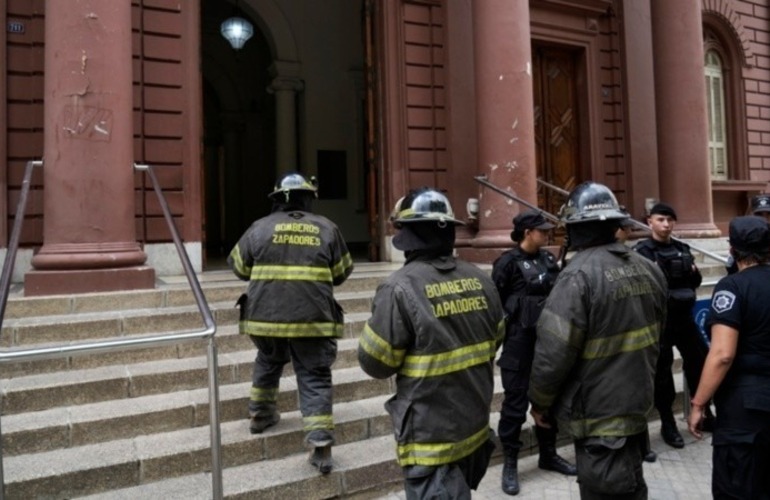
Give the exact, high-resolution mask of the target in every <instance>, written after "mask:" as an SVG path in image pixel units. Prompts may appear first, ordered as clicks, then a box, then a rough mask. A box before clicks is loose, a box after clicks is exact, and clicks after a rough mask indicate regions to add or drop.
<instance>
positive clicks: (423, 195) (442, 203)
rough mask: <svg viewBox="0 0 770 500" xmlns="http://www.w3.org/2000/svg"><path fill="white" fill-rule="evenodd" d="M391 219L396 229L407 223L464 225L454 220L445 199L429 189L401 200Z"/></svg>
mask: <svg viewBox="0 0 770 500" xmlns="http://www.w3.org/2000/svg"><path fill="white" fill-rule="evenodd" d="M391 219H392V220H393V225H394V226H396V227H401V225H402V224H407V223H413V222H429V221H437V222H451V223H452V224H465V223H464V222H462V221H460V220H457V219H455V214H454V212H453V211H452V206H451V205H450V204H449V200H448V199H447V197H446V196H445V195H444V194H443V193H440V192H439V191H436V190H435V189H431V188H420V189H417V190H414V191H411V192H410V193H409V194H407V195H406V196H404V197H403V198H401V199H400V200H399V201H398V202H397V203H396V206H395V208H394V209H393V215H392V216H391Z"/></svg>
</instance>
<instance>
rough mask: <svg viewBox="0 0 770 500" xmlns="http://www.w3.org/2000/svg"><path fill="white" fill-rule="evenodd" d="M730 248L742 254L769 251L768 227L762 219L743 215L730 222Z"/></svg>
mask: <svg viewBox="0 0 770 500" xmlns="http://www.w3.org/2000/svg"><path fill="white" fill-rule="evenodd" d="M730 246H732V247H733V248H737V249H738V250H741V251H744V252H755V251H759V252H766V251H768V250H770V226H768V224H767V221H766V220H765V219H764V218H762V217H757V216H755V215H744V216H741V217H736V218H734V219H733V220H731V221H730Z"/></svg>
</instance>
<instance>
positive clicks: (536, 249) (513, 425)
mask: <svg viewBox="0 0 770 500" xmlns="http://www.w3.org/2000/svg"><path fill="white" fill-rule="evenodd" d="M553 228H554V225H553V224H551V223H549V222H548V221H546V219H545V217H543V215H542V214H540V213H538V212H537V211H535V210H527V211H525V212H522V213H520V214H518V215H517V216H516V217H514V219H513V231H512V232H511V239H512V240H513V241H514V242H515V243H517V245H516V246H514V247H513V248H512V249H511V250H508V251H507V252H505V253H503V254H502V255H501V256H500V257H499V258H498V259H497V260H496V261H495V263H494V265H493V268H492V280H493V281H494V282H495V286H496V287H497V291H498V293H499V294H500V299H501V301H502V303H503V307H504V309H505V313H506V333H505V341H504V343H503V352H502V354H501V356H500V359H499V360H498V362H497V364H498V365H500V372H501V375H502V380H503V389H504V390H505V398H504V399H503V404H502V409H501V411H500V423H499V425H498V428H497V432H498V435H499V436H500V442H501V443H502V445H503V453H504V455H505V463H504V465H503V473H502V489H503V492H505V493H506V494H508V495H516V494H518V493H519V478H518V456H519V450H520V449H521V446H522V442H521V439H520V435H521V427H522V425H523V424H524V422H525V421H526V419H527V408H528V407H529V399H528V398H527V388H528V387H529V374H530V371H531V369H532V358H533V356H534V354H535V339H536V336H537V334H536V331H535V326H536V324H537V320H538V318H539V317H540V312H541V311H542V309H543V305H544V304H545V299H546V297H547V296H548V293H549V292H550V291H551V288H553V284H554V282H555V281H556V276H557V275H558V274H559V267H558V265H557V263H556V259H555V258H554V256H553V255H552V254H551V253H550V252H548V251H547V250H543V249H542V247H543V246H545V245H546V244H547V243H548V232H549V231H550V230H551V229H553ZM556 433H557V429H556V423H555V422H553V423H552V427H551V428H545V427H540V426H535V437H536V438H537V443H538V446H539V448H540V458H539V462H538V465H539V467H540V468H541V469H545V470H552V471H556V472H560V473H562V474H567V475H575V474H577V470H576V469H575V466H574V465H572V464H570V463H569V462H567V461H566V460H564V459H563V458H562V457H560V456H559V455H557V454H556Z"/></svg>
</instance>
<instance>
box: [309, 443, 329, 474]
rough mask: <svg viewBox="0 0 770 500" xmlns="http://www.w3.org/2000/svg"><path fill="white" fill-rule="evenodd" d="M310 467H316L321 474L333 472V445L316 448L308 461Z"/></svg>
mask: <svg viewBox="0 0 770 500" xmlns="http://www.w3.org/2000/svg"><path fill="white" fill-rule="evenodd" d="M308 461H309V462H310V465H312V466H314V467H316V468H317V469H318V471H319V472H320V473H321V474H328V473H330V472H331V471H332V445H330V444H329V445H326V446H316V447H315V448H313V451H312V452H310V458H309V459H308Z"/></svg>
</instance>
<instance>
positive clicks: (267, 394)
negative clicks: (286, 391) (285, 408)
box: [249, 387, 278, 403]
mask: <svg viewBox="0 0 770 500" xmlns="http://www.w3.org/2000/svg"><path fill="white" fill-rule="evenodd" d="M249 399H251V400H252V401H258V402H260V403H275V401H276V399H278V388H277V387H252V388H251V392H250V394H249Z"/></svg>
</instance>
